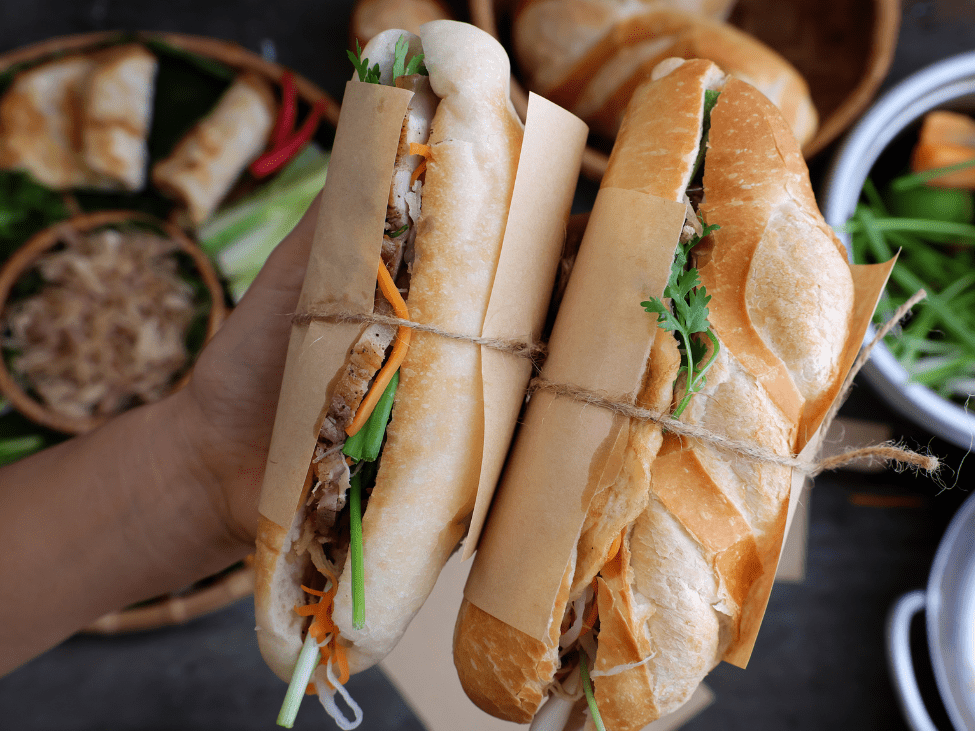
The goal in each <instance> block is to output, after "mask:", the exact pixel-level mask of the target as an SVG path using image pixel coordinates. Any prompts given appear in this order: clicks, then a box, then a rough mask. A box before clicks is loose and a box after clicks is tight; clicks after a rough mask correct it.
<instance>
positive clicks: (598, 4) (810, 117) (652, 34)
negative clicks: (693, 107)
mask: <svg viewBox="0 0 975 731" xmlns="http://www.w3.org/2000/svg"><path fill="white" fill-rule="evenodd" d="M668 5H669V4H668V3H664V2H643V3H641V2H614V1H613V0H568V2H563V1H562V0H538V1H537V2H534V3H531V4H530V5H529V6H528V7H526V8H525V9H524V10H523V11H522V12H521V13H520V14H519V15H518V16H516V18H515V20H514V29H513V39H514V47H515V54H516V57H517V58H518V62H519V64H520V65H521V67H522V68H523V69H524V70H525V72H526V74H527V76H528V85H529V87H530V88H531V89H533V90H535V91H537V92H538V93H540V94H542V95H544V96H546V97H548V98H550V99H552V100H553V101H554V102H556V103H557V104H561V105H562V106H564V107H566V108H567V109H571V110H572V111H574V112H575V113H576V114H578V115H579V116H580V117H582V118H583V119H584V120H586V122H588V123H589V125H590V126H591V128H592V129H593V131H594V132H597V133H599V134H602V135H604V136H606V137H609V138H612V137H613V136H614V135H615V134H616V132H617V130H618V129H619V126H620V123H621V121H622V118H623V115H624V112H625V110H626V108H627V103H628V102H629V99H630V97H631V96H632V94H633V91H634V89H635V88H636V87H637V86H638V85H639V84H640V83H641V82H642V81H643V80H644V79H645V78H646V77H647V76H648V75H649V73H650V71H651V69H653V68H654V67H655V66H656V65H657V64H658V63H660V61H661V60H663V59H664V58H668V57H680V58H685V59H691V58H702V59H708V60H710V61H713V62H714V63H716V64H717V65H718V66H720V67H721V68H722V69H724V70H725V71H726V72H727V73H729V74H731V75H732V76H735V77H738V78H740V79H742V80H744V81H746V82H748V83H749V84H751V85H753V86H754V87H756V88H757V89H759V90H760V91H762V93H763V94H765V95H766V96H767V97H768V98H769V99H770V100H771V101H772V103H773V104H775V105H776V106H777V107H778V108H779V110H780V111H781V112H782V115H783V116H784V117H785V119H786V120H787V122H788V124H789V126H790V127H791V128H792V131H793V134H794V135H795V136H796V138H797V139H798V140H799V141H800V144H805V143H806V142H808V141H809V140H810V139H812V137H813V135H814V134H815V131H816V127H817V125H818V115H817V113H816V109H815V107H814V106H813V104H812V101H811V98H810V95H809V88H808V85H807V84H806V82H805V80H804V79H803V78H802V76H801V75H800V74H799V72H798V71H796V69H795V68H794V67H793V66H792V65H791V64H790V63H789V62H788V61H787V60H786V59H784V58H783V57H782V56H780V55H779V54H778V53H776V52H775V51H774V50H772V49H771V48H769V47H768V46H766V45H764V44H763V43H761V42H760V41H758V40H757V39H755V38H754V37H752V36H750V35H748V34H747V33H744V32H743V31H740V30H738V29H737V28H735V27H734V26H731V25H729V24H727V23H724V22H721V21H720V20H716V19H713V18H708V17H705V16H704V15H701V14H697V13H694V12H686V11H684V10H682V9H678V8H674V7H668ZM539 38H541V39H543V41H542V42H539V41H538V39H539Z"/></svg>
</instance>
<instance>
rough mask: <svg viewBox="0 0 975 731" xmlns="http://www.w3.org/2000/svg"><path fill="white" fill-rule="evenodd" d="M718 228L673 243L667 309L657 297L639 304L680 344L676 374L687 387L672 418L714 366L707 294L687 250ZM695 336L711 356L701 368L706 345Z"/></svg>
mask: <svg viewBox="0 0 975 731" xmlns="http://www.w3.org/2000/svg"><path fill="white" fill-rule="evenodd" d="M719 228H720V226H716V225H713V224H712V225H710V226H705V227H704V230H703V231H702V233H701V234H700V235H699V236H695V237H694V238H692V239H690V240H689V241H688V242H687V243H686V244H682V243H678V244H677V250H676V252H674V261H673V264H672V265H671V268H670V279H669V280H668V282H667V286H666V287H664V293H663V297H664V298H669V299H670V306H669V307H668V306H667V304H666V303H664V301H663V298H660V297H653V298H651V299H650V300H647V301H646V302H641V303H640V305H641V306H642V307H643V308H644V309H645V310H646V311H647V312H649V313H651V314H655V315H657V325H658V326H659V327H661V328H663V329H664V330H666V331H667V332H672V333H674V334H675V336H677V338H678V339H679V340H680V341H681V346H680V351H681V365H680V371H678V376H679V375H680V373H687V387H686V389H685V392H684V397H683V398H682V399H681V400H680V403H678V404H677V408H675V409H674V411H673V413H672V414H671V416H673V417H674V418H675V419H676V418H677V417H679V416H680V415H681V414H682V413H683V412H684V409H685V408H687V404H688V403H690V400H691V396H693V395H694V394H695V393H697V392H698V391H700V390H701V389H702V388H703V387H704V384H705V383H706V382H707V378H706V376H707V372H708V371H709V370H710V369H711V366H712V365H714V360H715V358H717V356H718V350H719V349H720V347H721V346H720V345H719V344H718V339H717V337H716V336H715V335H714V333H713V332H712V331H711V323H710V322H709V321H708V316H709V315H710V312H709V310H708V303H709V302H710V301H711V295H709V294H708V293H707V288H705V287H703V286H701V277H700V275H699V274H698V271H697V269H696V268H695V267H691V266H689V263H690V254H691V249H693V248H694V247H695V246H697V244H699V243H700V242H701V240H702V239H703V238H704V237H706V236H708V235H709V234H711V233H712V232H713V231H717V230H718V229H719ZM699 333H704V334H705V335H706V336H707V337H708V339H709V340H710V341H711V345H712V351H711V357H710V358H708V360H707V362H706V363H703V365H702V361H703V360H704V357H705V355H707V343H706V342H703V341H702V339H701V338H694V337H693V336H694V335H697V334H699Z"/></svg>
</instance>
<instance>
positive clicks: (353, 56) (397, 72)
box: [346, 36, 427, 84]
mask: <svg viewBox="0 0 975 731" xmlns="http://www.w3.org/2000/svg"><path fill="white" fill-rule="evenodd" d="M409 50H410V43H409V41H407V40H406V36H400V37H399V39H398V40H397V41H396V46H395V47H394V48H393V79H394V80H396V79H398V78H399V77H400V76H410V75H411V74H423V75H424V76H426V75H427V68H426V66H424V65H423V54H422V53H418V54H416V55H415V56H414V57H413V58H411V59H410V60H409V61H407V60H406V54H407V53H408V52H409ZM346 53H347V54H348V56H349V60H350V61H351V62H352V65H353V66H354V67H355V70H356V71H357V72H358V74H359V81H362V82H365V83H367V84H380V83H382V82H381V81H380V77H381V76H382V72H381V71H380V70H379V64H378V63H377V64H374V65H373V66H372V68H370V67H369V59H368V58H363V57H362V48H361V47H360V46H359V41H356V42H355V53H353V52H352V51H346Z"/></svg>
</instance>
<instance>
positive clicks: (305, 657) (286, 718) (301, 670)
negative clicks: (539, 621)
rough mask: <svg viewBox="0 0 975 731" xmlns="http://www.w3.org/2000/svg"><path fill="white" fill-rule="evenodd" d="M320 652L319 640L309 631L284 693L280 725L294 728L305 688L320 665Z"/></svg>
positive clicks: (279, 714) (279, 718)
mask: <svg viewBox="0 0 975 731" xmlns="http://www.w3.org/2000/svg"><path fill="white" fill-rule="evenodd" d="M319 654H320V651H319V649H318V641H317V640H316V639H315V638H314V637H313V636H312V634H311V632H309V633H308V634H307V635H306V637H305V644H304V645H302V647H301V652H300V653H299V655H298V662H297V663H295V669H294V672H292V673H291V682H290V683H288V692H287V693H285V694H284V703H282V704H281V710H280V711H279V712H278V721H277V723H278V726H284V727H285V728H292V727H293V726H294V725H295V719H296V718H297V717H298V708H299V707H300V706H301V701H302V699H303V698H304V697H305V688H307V687H308V683H310V682H311V676H312V673H314V672H315V668H316V667H318V657H319Z"/></svg>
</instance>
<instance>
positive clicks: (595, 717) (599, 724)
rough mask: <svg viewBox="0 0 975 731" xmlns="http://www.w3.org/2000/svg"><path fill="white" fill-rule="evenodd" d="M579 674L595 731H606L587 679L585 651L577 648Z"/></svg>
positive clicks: (587, 668) (590, 681) (587, 663)
mask: <svg viewBox="0 0 975 731" xmlns="http://www.w3.org/2000/svg"><path fill="white" fill-rule="evenodd" d="M579 674H580V675H581V676H582V690H583V692H584V693H585V694H586V703H587V704H588V705H589V713H590V714H592V722H593V724H594V725H595V726H596V731H606V727H605V726H603V718H602V716H600V715H599V707H598V706H597V705H596V694H595V692H593V688H592V680H590V679H589V657H588V656H587V655H586V651H585V650H583V649H582V648H581V647H580V648H579Z"/></svg>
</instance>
